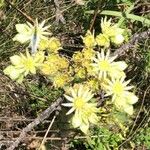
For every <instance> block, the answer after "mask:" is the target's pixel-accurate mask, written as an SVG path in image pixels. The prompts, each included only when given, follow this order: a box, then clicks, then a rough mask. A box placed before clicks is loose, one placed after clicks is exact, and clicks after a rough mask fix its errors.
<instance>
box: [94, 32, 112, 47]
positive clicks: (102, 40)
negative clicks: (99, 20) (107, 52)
mask: <svg viewBox="0 0 150 150" xmlns="http://www.w3.org/2000/svg"><path fill="white" fill-rule="evenodd" d="M96 42H97V45H99V46H104V47H109V46H110V40H109V37H108V36H107V35H106V34H99V35H98V36H97V37H96Z"/></svg>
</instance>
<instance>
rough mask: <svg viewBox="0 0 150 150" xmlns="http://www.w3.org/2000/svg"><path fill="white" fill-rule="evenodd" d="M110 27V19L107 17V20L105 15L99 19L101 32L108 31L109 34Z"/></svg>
mask: <svg viewBox="0 0 150 150" xmlns="http://www.w3.org/2000/svg"><path fill="white" fill-rule="evenodd" d="M110 28H111V19H109V20H108V21H107V17H105V18H102V19H101V29H102V33H105V34H107V33H108V35H109V32H108V31H109V30H110Z"/></svg>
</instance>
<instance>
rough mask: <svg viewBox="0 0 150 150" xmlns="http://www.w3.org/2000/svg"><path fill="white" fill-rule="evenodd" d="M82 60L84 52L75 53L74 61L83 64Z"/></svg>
mask: <svg viewBox="0 0 150 150" xmlns="http://www.w3.org/2000/svg"><path fill="white" fill-rule="evenodd" d="M82 60H83V54H82V52H76V53H74V54H73V57H72V61H74V62H75V63H79V64H81V62H82Z"/></svg>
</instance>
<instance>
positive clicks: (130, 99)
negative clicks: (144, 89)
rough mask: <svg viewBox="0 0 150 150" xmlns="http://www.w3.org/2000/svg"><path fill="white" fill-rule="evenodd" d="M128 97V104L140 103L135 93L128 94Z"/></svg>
mask: <svg viewBox="0 0 150 150" xmlns="http://www.w3.org/2000/svg"><path fill="white" fill-rule="evenodd" d="M126 96H127V103H128V104H135V103H136V102H137V101H138V97H137V96H136V95H134V94H133V93H130V92H128V94H127V95H126Z"/></svg>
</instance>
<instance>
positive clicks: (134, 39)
mask: <svg viewBox="0 0 150 150" xmlns="http://www.w3.org/2000/svg"><path fill="white" fill-rule="evenodd" d="M149 37H150V29H148V30H147V31H145V32H141V33H135V34H134V35H133V36H132V37H131V40H130V41H129V42H128V43H126V44H124V45H122V46H121V47H120V48H118V49H117V50H116V51H115V52H114V55H118V56H121V55H124V54H125V52H127V51H128V50H129V49H131V48H133V47H134V46H135V45H136V44H137V43H138V42H140V41H142V40H144V39H148V38H149Z"/></svg>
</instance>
